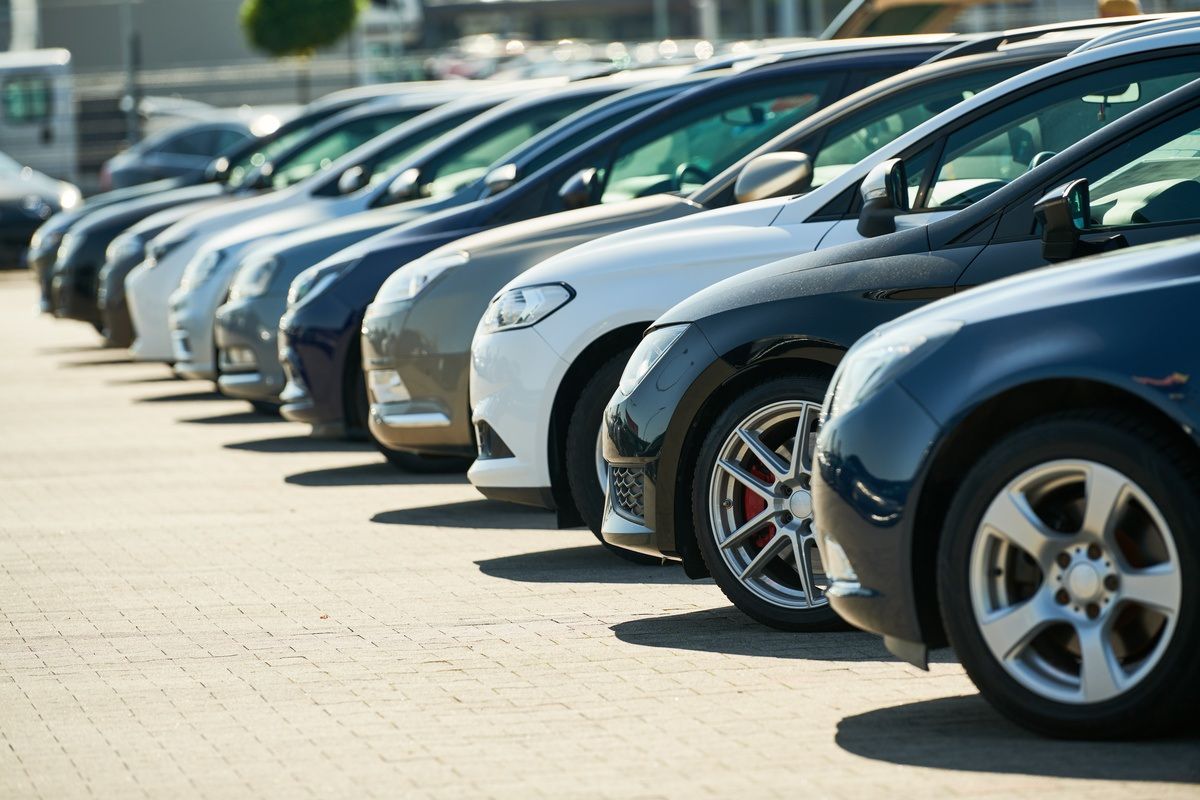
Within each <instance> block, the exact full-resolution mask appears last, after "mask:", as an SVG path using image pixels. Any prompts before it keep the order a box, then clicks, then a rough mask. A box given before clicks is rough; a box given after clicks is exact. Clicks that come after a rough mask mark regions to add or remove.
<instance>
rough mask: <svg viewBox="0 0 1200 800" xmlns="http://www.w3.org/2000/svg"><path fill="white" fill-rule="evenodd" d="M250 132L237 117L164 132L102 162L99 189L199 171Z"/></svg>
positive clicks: (114, 187)
mask: <svg viewBox="0 0 1200 800" xmlns="http://www.w3.org/2000/svg"><path fill="white" fill-rule="evenodd" d="M268 127H269V126H265V127H263V128H261V129H260V130H259V135H262V134H267V133H271V132H272V130H270V129H268ZM275 127H278V120H276V121H275ZM252 135H254V134H252V133H251V125H250V124H247V123H244V122H241V121H239V120H227V121H223V122H197V123H193V124H191V125H183V126H180V127H178V128H174V129H172V130H169V131H165V132H163V133H160V134H158V135H157V136H151V137H148V138H146V139H143V140H142V141H140V142H138V143H137V144H135V145H134V146H133V147H131V148H129V149H128V150H124V151H122V152H120V153H118V154H117V155H115V156H113V157H112V158H110V159H109V160H108V161H105V162H104V166H103V167H101V168H100V188H101V190H108V189H120V188H123V187H125V186H133V185H135V184H138V183H148V182H149V181H155V180H161V179H162V178H176V177H181V176H188V175H199V174H202V173H203V172H204V170H205V169H207V168H208V165H209V163H210V162H211V161H212V160H213V159H214V158H216V157H217V156H219V155H220V154H222V153H224V152H225V151H227V150H230V149H232V148H234V147H235V146H237V145H238V144H240V143H241V142H243V141H245V140H246V139H249V138H250V137H251V136H252Z"/></svg>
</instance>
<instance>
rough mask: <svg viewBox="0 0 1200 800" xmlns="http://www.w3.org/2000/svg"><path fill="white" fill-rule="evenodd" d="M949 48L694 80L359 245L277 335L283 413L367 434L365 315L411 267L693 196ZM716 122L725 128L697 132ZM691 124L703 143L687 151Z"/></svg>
mask: <svg viewBox="0 0 1200 800" xmlns="http://www.w3.org/2000/svg"><path fill="white" fill-rule="evenodd" d="M955 43H957V40H949V39H946V40H939V41H936V42H931V41H928V40H924V39H915V40H912V41H908V42H904V43H897V42H887V43H883V44H878V45H874V44H873V45H869V46H868V45H860V46H856V47H845V48H838V49H834V48H829V49H828V50H821V49H814V50H812V51H799V52H796V53H792V54H789V55H781V56H776V57H772V58H770V59H766V60H762V61H758V62H751V63H750V64H749V65H745V67H744V69H743V70H741V71H739V72H738V73H737V74H734V75H728V74H722V75H720V76H719V77H718V76H714V75H713V73H703V74H702V75H700V76H693V77H692V78H690V79H689V80H691V81H694V82H697V84H698V85H695V86H691V87H689V88H688V90H687V91H686V92H683V93H682V94H680V95H679V96H677V97H673V98H671V99H670V100H668V101H665V102H662V103H658V104H656V105H653V106H651V107H649V108H647V109H645V110H642V111H641V112H640V113H635V114H632V115H631V116H630V117H629V118H628V119H625V120H624V121H614V122H612V123H610V124H609V127H608V128H607V129H606V130H605V131H603V132H601V133H598V134H593V135H592V136H590V137H589V138H588V139H587V140H585V141H578V140H575V141H572V142H571V147H570V148H561V149H559V150H558V152H556V153H555V156H556V160H554V161H550V162H549V163H547V160H542V161H541V165H540V168H539V169H537V170H536V171H533V170H530V171H529V174H521V175H519V176H518V178H519V179H518V180H516V182H515V185H513V186H511V187H507V188H506V189H505V190H504V191H501V192H498V193H495V194H493V195H491V196H489V197H486V198H484V199H481V200H477V201H475V202H472V203H469V204H467V205H463V206H461V207H459V208H457V209H453V210H450V211H442V212H440V213H438V214H436V215H431V216H430V217H429V218H427V219H424V220H421V221H418V222H414V223H412V224H410V225H408V226H405V227H403V228H399V229H397V230H396V231H393V232H389V233H387V234H383V235H381V236H380V237H378V241H377V243H378V244H380V245H381V246H382V247H386V248H387V256H386V258H374V257H372V258H362V259H359V257H360V256H362V255H363V253H362V252H361V247H360V248H357V249H355V251H354V252H355V255H354V257H353V258H354V259H356V260H355V261H354V263H351V261H350V260H342V261H340V262H339V263H336V264H334V263H333V262H332V260H331V262H330V263H329V264H328V265H327V267H328V271H327V273H326V276H325V277H324V278H321V279H320V280H319V281H318V279H317V278H316V276H315V274H314V275H312V276H310V280H309V281H308V283H309V284H310V285H316V284H317V283H318V282H320V285H321V289H322V291H321V292H320V293H314V294H313V295H310V296H309V298H308V299H307V300H306V302H305V303H304V304H303V305H300V306H297V307H295V308H294V309H292V310H291V311H289V313H288V315H287V316H286V317H285V318H284V323H283V325H282V326H281V329H280V330H281V332H282V335H281V337H280V344H281V347H280V353H281V359H280V360H281V362H282V363H283V366H284V369H285V372H286V373H287V376H288V385H287V386H286V387H285V389H284V391H283V393H282V394H281V398H282V399H283V401H284V405H283V409H282V412H283V415H284V416H285V417H287V418H288V419H291V420H294V421H298V422H307V423H309V424H311V425H313V427H314V429H315V430H316V431H318V432H344V431H346V430H356V431H361V430H365V429H366V428H367V414H368V413H369V403H368V400H367V393H366V388H365V386H364V383H363V376H362V369H361V360H362V358H361V344H360V333H361V331H362V323H363V317H364V314H365V311H366V308H367V306H368V305H369V304H370V303H371V301H372V300H373V299H374V298H375V295H376V293H377V292H378V291H379V288H380V286H381V285H382V284H383V282H384V280H385V279H386V278H387V277H388V276H389V275H390V274H391V273H393V272H395V271H396V270H397V269H398V268H400V267H402V266H404V265H405V264H406V263H408V262H409V261H412V260H414V259H416V258H419V257H421V256H423V255H425V254H426V253H429V252H430V251H432V250H434V249H435V248H437V247H440V246H442V245H444V244H448V243H450V242H453V241H455V240H457V239H461V238H463V237H464V236H467V235H470V234H473V233H478V232H480V231H484V230H489V229H493V228H496V227H499V226H501V225H506V224H510V223H515V222H520V221H523V220H528V219H532V218H535V217H540V216H544V215H547V214H552V213H555V212H558V211H564V210H568V209H573V208H582V207H586V206H591V205H597V204H599V203H601V202H604V201H605V200H606V199H610V201H611V199H633V198H637V197H649V196H651V195H655V194H660V193H665V192H688V191H692V190H694V189H698V188H700V187H701V186H702V185H703V184H705V183H707V182H708V180H709V179H710V178H711V177H712V176H713V175H716V174H718V173H720V172H723V171H724V170H725V169H726V168H728V167H729V166H731V165H732V164H733V163H734V162H735V161H737V160H738V159H739V158H741V157H742V156H744V155H746V154H747V153H748V152H750V151H752V150H754V149H755V148H757V147H758V146H759V145H761V144H764V143H765V142H767V141H770V140H771V139H772V138H774V137H775V136H777V135H778V134H781V133H783V132H784V131H786V130H787V129H789V128H791V127H792V126H793V125H795V124H796V123H797V122H799V121H800V120H801V119H805V118H807V117H808V116H810V115H811V114H812V113H814V112H816V111H818V110H819V109H821V108H823V107H825V106H827V105H829V104H831V103H833V102H834V101H836V100H839V99H841V98H842V97H844V96H846V95H849V94H852V93H853V92H855V91H857V90H858V89H861V88H863V87H864V86H867V85H870V84H872V83H875V82H877V81H879V80H881V79H882V78H885V77H887V76H890V75H894V74H896V73H898V72H901V71H903V70H905V69H909V68H911V67H913V66H916V65H917V64H920V63H921V62H923V61H925V60H927V59H929V58H930V57H932V56H934V55H936V54H938V53H940V52H942V51H944V50H946V49H947V47H949V46H950V45H951V44H955ZM701 78H707V79H705V80H703V81H700V80H699V79H701ZM709 79H711V80H709ZM714 122H719V123H721V124H709V125H707V126H702V125H701V123H714ZM692 126H695V127H696V128H702V129H704V133H705V134H706V135H704V136H696V138H697V141H695V142H693V141H691V138H692V137H691V136H689V132H690V131H689V129H690V127H692ZM714 129H715V130H717V131H719V132H718V133H717V134H716V135H713V134H712V133H711V132H710V131H711V130H714ZM693 135H695V134H693ZM693 150H694V151H695V152H694V153H692V155H690V156H689V152H690V151H693ZM618 158H620V159H622V163H624V164H628V165H629V169H628V172H630V173H631V175H630V176H628V177H627V179H626V180H625V181H624V182H622V183H620V184H619V185H614V186H611V187H609V186H606V182H607V180H608V176H609V175H611V174H612V167H613V165H614V163H616V160H617V159H618ZM701 159H703V161H702V162H701ZM694 162H701V163H694ZM499 163H500V164H503V163H504V159H502V160H501V161H500V162H499ZM614 183H615V179H614ZM730 191H731V192H732V189H731V190H730ZM364 244H365V243H364ZM301 280H302V278H298V279H297V281H298V282H300V281H301ZM460 379H461V378H460ZM387 455H388V457H389V458H390V459H393V460H394V461H395V460H397V459H403V461H404V462H406V463H409V464H416V463H419V461H418V459H420V458H421V456H413V457H411V458H410V457H408V456H407V455H406V454H393V452H392V451H387Z"/></svg>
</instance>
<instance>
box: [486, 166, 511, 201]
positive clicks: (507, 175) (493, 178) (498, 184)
mask: <svg viewBox="0 0 1200 800" xmlns="http://www.w3.org/2000/svg"><path fill="white" fill-rule="evenodd" d="M516 182H517V165H516V164H504V165H503V166H499V167H496V168H495V169H494V170H492V171H491V172H489V173H488V174H487V176H486V177H485V178H484V179H483V185H484V186H486V187H487V192H488V194H489V195H493V194H500V193H501V192H503V191H504V190H505V189H508V188H509V187H511V186H512V185H513V184H514V183H516Z"/></svg>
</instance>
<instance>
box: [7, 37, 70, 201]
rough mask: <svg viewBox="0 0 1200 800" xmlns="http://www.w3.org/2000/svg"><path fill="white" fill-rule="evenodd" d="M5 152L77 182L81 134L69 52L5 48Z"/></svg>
mask: <svg viewBox="0 0 1200 800" xmlns="http://www.w3.org/2000/svg"><path fill="white" fill-rule="evenodd" d="M0 151H2V152H4V153H6V154H8V155H9V156H11V157H12V158H13V159H15V160H16V161H18V162H20V163H21V164H23V165H25V166H28V167H32V168H33V169H35V170H37V171H38V172H44V173H46V174H47V175H51V176H53V177H55V178H58V179H60V180H65V181H70V182H71V183H75V182H77V181H76V179H77V178H78V174H77V173H78V168H79V133H78V131H77V130H76V127H75V89H74V80H73V78H72V76H71V54H70V52H68V51H67V50H63V49H60V48H53V49H46V50H22V51H18V52H0Z"/></svg>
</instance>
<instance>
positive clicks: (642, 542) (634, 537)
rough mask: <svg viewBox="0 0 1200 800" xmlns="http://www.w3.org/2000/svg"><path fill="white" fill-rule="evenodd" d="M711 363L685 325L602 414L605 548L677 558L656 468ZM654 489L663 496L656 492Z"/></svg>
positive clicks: (707, 350) (670, 474)
mask: <svg viewBox="0 0 1200 800" xmlns="http://www.w3.org/2000/svg"><path fill="white" fill-rule="evenodd" d="M715 363H718V358H717V353H716V351H715V350H713V348H712V345H711V344H709V342H708V339H706V338H705V336H704V334H703V333H702V332H701V331H700V329H699V328H698V327H697V326H695V325H690V326H688V328H687V329H686V330H685V331H684V332H683V333H682V334H681V335H680V337H679V339H678V340H677V341H676V342H675V343H674V344H673V345H672V346H671V349H670V350H668V351H667V352H666V353H665V354H664V355H663V357H662V358H661V359H660V360H659V362H658V363H657V364H655V366H654V367H653V369H651V370H650V371H649V372H648V373H647V374H646V376H645V377H644V378H643V379H642V381H641V383H639V384H638V385H637V386H636V387H634V389H633V391H631V392H630V393H629V394H628V395H624V396H622V395H621V394H620V393H619V392H618V393H617V395H615V396H614V397H613V399H612V401H610V402H609V404H608V407H607V408H606V409H605V410H604V441H603V447H604V460H605V461H606V462H608V466H609V482H608V484H609V485H608V492H607V493H606V494H607V496H606V500H605V508H604V520H603V522H602V523H601V535H602V536H603V537H604V541H606V542H608V543H609V544H612V545H616V546H617V547H624V548H626V549H628V550H635V551H637V552H640V553H648V554H650V555H654V556H659V557H663V558H672V559H678V558H681V554H680V552H679V548H678V547H677V545H676V541H675V531H674V526H673V525H671V524H669V521H670V520H673V519H674V504H675V498H674V492H673V490H672V488H671V487H673V486H674V484H675V472H674V469H673V468H672V469H670V470H663V469H662V468H661V467H662V466H663V465H662V461H663V455H664V452H667V451H664V447H667V446H668V445H667V441H668V438H669V437H668V432H669V431H670V430H671V428H672V424H673V423H676V422H678V419H677V416H678V414H679V412H680V411H681V409H682V408H683V407H684V405H685V399H686V398H687V397H688V395H689V393H690V390H691V388H692V387H693V386H694V385H695V383H696V381H697V379H699V378H700V377H701V376H702V375H703V374H704V373H705V371H706V370H708V369H709V368H710V367H712V365H713V364H715ZM670 452H676V448H674V447H671V448H670ZM675 460H677V459H675ZM674 466H678V465H674ZM664 473H665V474H664ZM660 486H661V487H664V488H665V491H662V492H660V491H659V489H660Z"/></svg>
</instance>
